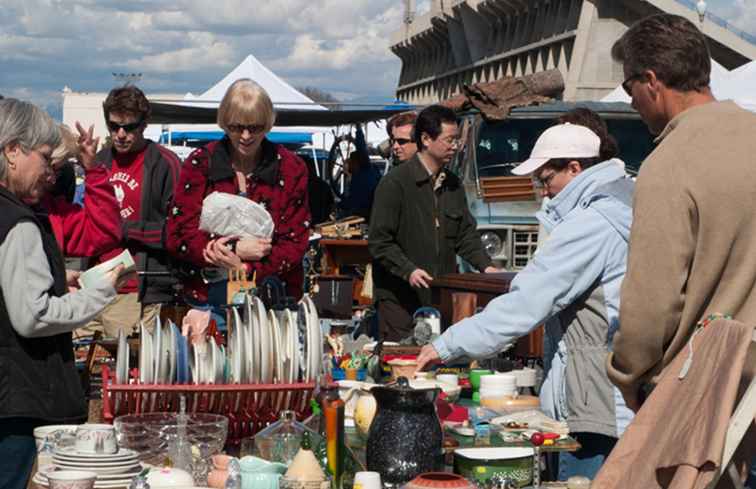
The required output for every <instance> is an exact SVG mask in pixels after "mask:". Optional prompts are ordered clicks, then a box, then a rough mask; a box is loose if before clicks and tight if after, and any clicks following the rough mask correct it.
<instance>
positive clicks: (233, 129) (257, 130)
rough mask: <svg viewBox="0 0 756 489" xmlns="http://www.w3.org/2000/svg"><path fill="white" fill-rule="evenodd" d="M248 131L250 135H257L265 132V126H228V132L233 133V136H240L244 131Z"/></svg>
mask: <svg viewBox="0 0 756 489" xmlns="http://www.w3.org/2000/svg"><path fill="white" fill-rule="evenodd" d="M245 129H246V130H247V131H249V133H250V134H259V133H261V132H263V131H264V130H265V126H264V125H262V124H229V125H228V130H229V131H231V132H233V133H235V134H241V133H243V132H244V130H245Z"/></svg>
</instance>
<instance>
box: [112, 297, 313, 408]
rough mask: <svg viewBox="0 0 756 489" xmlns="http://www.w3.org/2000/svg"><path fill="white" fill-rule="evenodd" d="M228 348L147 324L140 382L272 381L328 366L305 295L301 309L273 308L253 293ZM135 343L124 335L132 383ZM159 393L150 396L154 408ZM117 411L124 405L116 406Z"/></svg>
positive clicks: (231, 330) (232, 326) (122, 366)
mask: <svg viewBox="0 0 756 489" xmlns="http://www.w3.org/2000/svg"><path fill="white" fill-rule="evenodd" d="M232 311H233V312H232V314H231V318H230V321H229V325H228V341H227V345H226V347H221V346H218V345H217V344H216V343H215V342H214V341H212V340H209V339H208V340H207V341H202V342H200V343H197V342H196V341H195V342H192V341H191V340H190V339H189V338H186V337H184V336H182V334H181V331H180V330H179V328H178V327H177V326H176V325H175V324H173V323H172V322H170V321H169V322H168V324H166V325H164V326H163V325H161V323H160V321H158V322H157V325H156V326H155V328H154V329H153V331H152V332H150V331H148V330H147V328H145V327H144V325H142V328H141V342H140V347H139V382H140V383H142V384H173V383H181V384H184V383H193V384H247V383H249V384H257V383H262V384H271V383H295V382H298V381H300V380H301V381H311V380H314V379H316V378H317V377H318V376H319V375H320V373H321V371H322V369H323V333H322V330H321V328H320V319H319V317H318V312H317V308H316V307H315V304H314V303H313V301H312V299H310V297H309V296H307V295H305V296H304V297H303V298H302V300H301V301H300V303H299V307H298V310H297V311H296V312H295V311H289V310H285V311H273V310H270V311H269V310H267V309H266V308H265V305H264V304H263V302H262V301H261V300H260V299H259V298H258V297H256V296H254V295H252V294H247V296H246V298H245V302H244V304H243V307H241V308H234V309H233V310H232ZM128 356H129V345H128V343H127V341H126V337H125V336H123V335H121V336H119V343H118V355H117V361H116V382H117V383H128V382H129V378H128ZM155 399H156V397H155V395H149V396H144V398H143V400H142V402H143V403H144V405H143V409H144V410H146V411H152V410H153V408H154V404H155ZM119 401H120V399H119V398H118V396H116V406H118V404H119ZM116 410H118V408H117V407H116Z"/></svg>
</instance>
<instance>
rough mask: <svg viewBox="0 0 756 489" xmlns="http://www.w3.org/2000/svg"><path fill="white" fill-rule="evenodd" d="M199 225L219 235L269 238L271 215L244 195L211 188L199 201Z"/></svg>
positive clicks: (271, 226)
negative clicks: (208, 193) (209, 192)
mask: <svg viewBox="0 0 756 489" xmlns="http://www.w3.org/2000/svg"><path fill="white" fill-rule="evenodd" d="M199 228H200V230H202V231H205V232H208V233H214V234H217V235H218V236H237V237H239V238H249V237H254V238H270V237H271V236H272V235H273V219H272V218H271V217H270V214H269V213H268V211H266V210H265V207H263V206H262V205H260V204H258V203H257V202H253V201H251V200H249V199H248V198H246V197H241V196H239V195H233V194H227V193H224V192H213V193H211V194H210V195H208V196H207V197H205V200H204V201H203V202H202V214H201V215H200V225H199Z"/></svg>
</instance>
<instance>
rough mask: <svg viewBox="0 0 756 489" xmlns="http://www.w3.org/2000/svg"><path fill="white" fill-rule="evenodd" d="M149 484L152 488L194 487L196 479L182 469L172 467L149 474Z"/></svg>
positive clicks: (153, 470) (155, 469) (158, 469)
mask: <svg viewBox="0 0 756 489" xmlns="http://www.w3.org/2000/svg"><path fill="white" fill-rule="evenodd" d="M147 482H148V483H149V484H150V487H151V488H153V489H155V488H158V487H171V488H177V487H193V486H194V479H193V478H192V475H191V474H190V473H189V472H187V471H185V470H181V469H174V468H171V467H163V468H154V469H152V470H150V472H149V473H148V474H147Z"/></svg>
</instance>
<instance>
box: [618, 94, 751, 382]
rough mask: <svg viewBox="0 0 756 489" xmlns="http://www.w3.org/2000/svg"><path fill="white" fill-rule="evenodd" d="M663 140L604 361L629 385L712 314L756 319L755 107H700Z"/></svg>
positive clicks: (644, 192)
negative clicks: (610, 346)
mask: <svg viewBox="0 0 756 489" xmlns="http://www.w3.org/2000/svg"><path fill="white" fill-rule="evenodd" d="M659 139H660V140H662V141H661V143H660V144H659V146H658V148H656V150H655V151H654V152H653V153H652V154H651V155H650V156H649V157H648V158H647V159H646V161H645V162H644V163H643V165H642V167H641V170H640V174H639V175H638V180H637V184H636V191H635V200H634V205H633V227H632V230H631V233H630V252H629V257H628V267H627V274H626V275H625V280H624V282H623V284H622V295H621V302H620V303H621V307H620V329H619V332H618V333H617V334H616V336H615V337H614V347H613V350H614V352H613V354H611V355H610V356H609V358H608V360H607V370H608V373H609V378H610V379H611V380H612V382H614V383H615V384H617V385H618V386H620V388H624V389H637V388H638V387H639V385H640V384H641V383H643V382H647V381H651V382H654V381H655V379H656V378H657V377H658V375H659V374H660V372H661V371H662V369H663V368H664V367H666V366H667V365H668V364H669V363H670V362H671V360H672V358H674V356H675V355H676V354H677V353H678V352H679V351H680V350H681V349H682V348H683V347H684V346H685V344H686V342H687V341H688V339H689V337H690V334H691V333H692V332H693V329H694V328H695V325H696V323H697V322H698V321H699V320H701V319H702V318H704V317H706V316H707V315H708V314H711V313H722V314H730V315H732V316H733V317H734V318H735V319H736V320H738V321H741V322H743V323H746V324H756V114H753V113H751V112H747V111H745V110H743V109H741V108H739V107H738V106H737V105H735V104H734V103H733V102H729V101H727V102H712V103H708V104H704V105H700V106H697V107H694V108H691V109H688V110H686V111H685V112H683V113H682V114H680V115H678V116H677V117H676V118H675V119H673V120H672V121H671V122H670V123H669V124H668V126H667V127H666V129H665V130H664V132H663V133H662V134H661V136H660V137H659ZM751 358H753V357H751Z"/></svg>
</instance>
